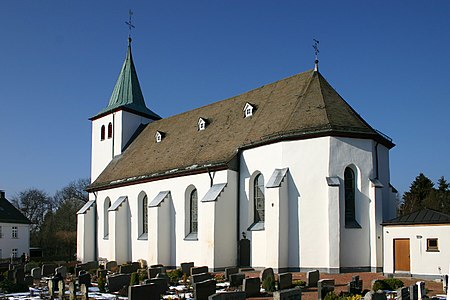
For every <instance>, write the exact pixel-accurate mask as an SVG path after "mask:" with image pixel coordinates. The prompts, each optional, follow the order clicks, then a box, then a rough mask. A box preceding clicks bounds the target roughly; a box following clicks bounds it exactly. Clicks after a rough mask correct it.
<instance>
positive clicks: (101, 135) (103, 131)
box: [100, 125, 105, 141]
mask: <svg viewBox="0 0 450 300" xmlns="http://www.w3.org/2000/svg"><path fill="white" fill-rule="evenodd" d="M104 139H105V125H102V128H101V129H100V140H101V141H103V140H104Z"/></svg>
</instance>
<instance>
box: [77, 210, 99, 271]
mask: <svg viewBox="0 0 450 300" xmlns="http://www.w3.org/2000/svg"><path fill="white" fill-rule="evenodd" d="M94 205H95V204H94ZM94 228H95V210H94V207H91V208H89V209H88V210H87V211H86V213H84V214H77V259H78V260H80V261H82V262H88V261H93V260H96V257H95V243H94V242H95V229H94Z"/></svg>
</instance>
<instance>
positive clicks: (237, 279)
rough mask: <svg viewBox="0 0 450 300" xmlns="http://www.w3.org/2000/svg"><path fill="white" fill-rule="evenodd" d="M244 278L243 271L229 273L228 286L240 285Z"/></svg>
mask: <svg viewBox="0 0 450 300" xmlns="http://www.w3.org/2000/svg"><path fill="white" fill-rule="evenodd" d="M244 279H245V274H244V273H236V274H231V275H230V287H240V286H241V285H242V284H243V282H244Z"/></svg>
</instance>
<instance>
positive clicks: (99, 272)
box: [97, 269, 108, 279]
mask: <svg viewBox="0 0 450 300" xmlns="http://www.w3.org/2000/svg"><path fill="white" fill-rule="evenodd" d="M106 275H108V270H105V269H97V278H100V276H101V277H103V279H106Z"/></svg>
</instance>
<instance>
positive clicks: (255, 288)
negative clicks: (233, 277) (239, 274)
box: [242, 277, 261, 297]
mask: <svg viewBox="0 0 450 300" xmlns="http://www.w3.org/2000/svg"><path fill="white" fill-rule="evenodd" d="M242 285H243V287H242V289H243V290H244V292H245V294H246V295H247V297H254V296H258V295H259V292H260V288H261V280H260V279H259V277H253V278H245V279H244V281H243V283H242Z"/></svg>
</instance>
